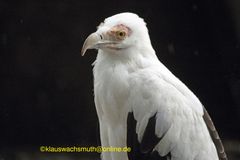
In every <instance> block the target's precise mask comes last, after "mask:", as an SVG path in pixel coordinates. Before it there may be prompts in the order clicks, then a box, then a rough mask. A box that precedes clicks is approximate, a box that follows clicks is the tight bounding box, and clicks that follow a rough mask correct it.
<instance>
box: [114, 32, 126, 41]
mask: <svg viewBox="0 0 240 160" xmlns="http://www.w3.org/2000/svg"><path fill="white" fill-rule="evenodd" d="M126 34H127V33H126V32H125V31H117V32H116V36H117V38H118V39H120V40H123V39H124V38H125V37H126Z"/></svg>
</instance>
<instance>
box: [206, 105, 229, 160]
mask: <svg viewBox="0 0 240 160" xmlns="http://www.w3.org/2000/svg"><path fill="white" fill-rule="evenodd" d="M203 119H204V121H205V123H206V125H207V127H208V130H209V132H210V135H211V137H212V140H213V142H214V144H215V146H216V149H217V152H218V157H219V158H220V159H221V160H227V155H226V153H225V150H224V147H223V144H222V141H221V139H220V137H219V135H218V132H217V130H216V128H215V126H214V124H213V121H212V119H211V117H210V116H209V114H208V112H207V110H206V109H205V108H204V115H203Z"/></svg>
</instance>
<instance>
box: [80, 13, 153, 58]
mask: <svg viewBox="0 0 240 160" xmlns="http://www.w3.org/2000/svg"><path fill="white" fill-rule="evenodd" d="M143 44H144V45H150V46H151V43H150V39H149V35H148V30H147V27H146V23H145V22H144V20H143V19H142V18H140V17H139V16H138V15H136V14H134V13H128V12H127V13H120V14H116V15H114V16H111V17H108V18H106V19H105V20H104V22H102V23H101V24H100V25H99V26H98V27H97V31H96V32H94V33H92V34H90V35H89V36H88V37H87V39H86V40H85V42H84V44H83V48H82V51H81V55H82V56H83V55H84V54H85V52H86V51H87V50H88V49H100V50H103V51H106V52H108V53H113V54H116V53H122V51H126V50H127V49H135V48H139V47H142V46H144V45H143Z"/></svg>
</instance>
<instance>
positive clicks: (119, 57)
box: [95, 45, 159, 67]
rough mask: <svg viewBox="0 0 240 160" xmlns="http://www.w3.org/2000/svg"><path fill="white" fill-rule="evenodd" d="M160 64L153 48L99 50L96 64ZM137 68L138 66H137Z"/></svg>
mask: <svg viewBox="0 0 240 160" xmlns="http://www.w3.org/2000/svg"><path fill="white" fill-rule="evenodd" d="M156 62H157V63H158V62H159V61H158V58H157V56H156V54H155V51H154V49H153V48H152V46H151V45H150V46H141V47H131V48H127V49H123V50H118V51H103V50H99V51H98V55H97V59H96V62H95V63H104V64H109V65H113V66H116V65H118V64H121V65H128V64H132V63H134V64H141V63H156ZM136 67H137V66H136Z"/></svg>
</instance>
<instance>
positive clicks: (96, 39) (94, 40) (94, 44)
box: [81, 33, 102, 56]
mask: <svg viewBox="0 0 240 160" xmlns="http://www.w3.org/2000/svg"><path fill="white" fill-rule="evenodd" d="M101 39H102V38H101V35H99V34H97V33H92V34H90V35H89V36H88V37H87V39H86V40H85V41H84V44H83V47H82V50H81V55H82V56H84V54H85V52H86V51H87V50H88V49H98V44H99V43H100V41H101Z"/></svg>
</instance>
